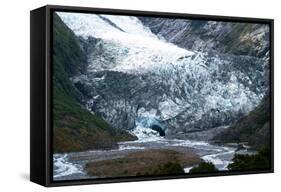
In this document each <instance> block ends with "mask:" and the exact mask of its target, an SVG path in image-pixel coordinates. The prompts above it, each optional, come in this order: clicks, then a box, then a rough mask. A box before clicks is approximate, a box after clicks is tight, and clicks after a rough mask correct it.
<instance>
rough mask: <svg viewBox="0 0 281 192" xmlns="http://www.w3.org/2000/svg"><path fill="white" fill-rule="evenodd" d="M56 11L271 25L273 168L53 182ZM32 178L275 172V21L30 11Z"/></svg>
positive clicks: (109, 11)
mask: <svg viewBox="0 0 281 192" xmlns="http://www.w3.org/2000/svg"><path fill="white" fill-rule="evenodd" d="M54 11H64V12H79V13H97V14H113V15H131V16H150V17H162V18H163V17H166V18H183V19H199V20H213V21H228V22H243V23H260V24H268V25H269V28H270V113H271V114H270V118H271V119H270V141H271V146H270V147H271V167H270V169H268V170H263V171H258V170H257V171H253V170H249V171H219V172H216V173H206V174H186V175H174V176H142V177H122V178H102V179H83V180H64V181H53V179H52V173H53V172H52V171H53V151H52V15H53V14H52V13H53V12H54ZM30 46H31V48H30V65H31V67H30V72H31V73H30V180H31V181H32V182H35V183H37V184H40V185H43V186H64V185H82V184H97V183H113V182H114V183H117V182H132V181H148V180H149V181H151V180H163V179H180V178H196V177H211V176H227V175H245V174H257V173H273V172H274V90H273V89H274V82H273V79H274V20H273V19H260V18H246V17H229V16H214V15H197V14H183V13H168V12H149V11H137V10H118V9H101V8H89V7H70V6H57V5H46V6H44V7H41V8H38V9H35V10H32V11H31V12H30Z"/></svg>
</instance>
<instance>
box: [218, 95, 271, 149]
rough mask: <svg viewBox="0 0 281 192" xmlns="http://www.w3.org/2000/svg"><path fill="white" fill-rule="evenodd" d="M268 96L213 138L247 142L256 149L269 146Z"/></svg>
mask: <svg viewBox="0 0 281 192" xmlns="http://www.w3.org/2000/svg"><path fill="white" fill-rule="evenodd" d="M269 107H270V104H269V96H265V98H264V99H263V100H262V101H261V103H260V104H259V105H258V106H257V107H256V108H255V109H254V110H253V111H251V112H250V113H249V114H248V115H246V116H244V117H242V118H241V119H239V120H238V121H237V122H236V123H235V124H234V125H232V126H231V127H229V128H228V129H226V130H225V131H223V132H222V133H220V134H219V135H217V136H215V137H214V138H213V140H214V141H216V142H222V143H232V142H233V143H240V142H245V143H248V144H249V145H250V146H251V147H253V148H255V149H256V150H261V149H263V148H265V147H269V143H270V134H269V131H270V129H269V120H270V118H269V114H270V111H269Z"/></svg>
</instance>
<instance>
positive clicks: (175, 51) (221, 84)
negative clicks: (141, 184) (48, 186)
mask: <svg viewBox="0 0 281 192" xmlns="http://www.w3.org/2000/svg"><path fill="white" fill-rule="evenodd" d="M269 34H270V32H269V25H267V24H261V23H259V24H258V23H248V22H245V23H241V22H234V21H233V22H226V21H212V20H200V19H197V20H196V19H179V18H164V17H163V18H161V17H148V16H129V15H128V16H124V15H108V14H94V13H77V12H59V11H55V12H53V16H52V41H53V43H52V105H53V107H52V114H53V117H52V121H53V122H52V123H53V128H52V148H53V169H52V170H53V173H52V174H53V180H54V181H66V180H78V179H79V180H81V179H97V178H122V177H139V176H141V177H146V176H164V175H165V176H166V175H188V174H190V175H192V174H194V175H196V174H208V173H215V172H231V171H249V170H268V169H270V166H271V165H270V162H271V160H270V157H271V154H270V40H269V38H270V37H269V36H270V35H269Z"/></svg>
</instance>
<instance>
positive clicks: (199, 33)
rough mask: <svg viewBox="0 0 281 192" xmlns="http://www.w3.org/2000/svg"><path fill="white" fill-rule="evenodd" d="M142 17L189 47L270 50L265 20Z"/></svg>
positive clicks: (168, 37)
mask: <svg viewBox="0 0 281 192" xmlns="http://www.w3.org/2000/svg"><path fill="white" fill-rule="evenodd" d="M139 19H140V20H141V21H142V22H143V23H144V25H145V26H147V27H149V28H150V29H151V31H152V32H153V33H154V34H157V35H158V36H161V37H163V38H164V39H165V40H167V41H168V42H171V43H174V44H176V45H178V46H180V47H183V48H186V49H189V50H197V51H201V52H209V51H216V52H220V53H229V54H235V55H247V56H254V57H264V55H265V54H266V52H268V50H269V28H268V26H267V25H263V24H250V23H238V22H219V21H206V20H186V19H169V18H150V17H140V18H139Z"/></svg>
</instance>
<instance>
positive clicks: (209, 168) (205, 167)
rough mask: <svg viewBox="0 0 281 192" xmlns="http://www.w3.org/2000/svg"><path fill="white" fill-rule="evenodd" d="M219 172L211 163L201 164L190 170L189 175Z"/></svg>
mask: <svg viewBox="0 0 281 192" xmlns="http://www.w3.org/2000/svg"><path fill="white" fill-rule="evenodd" d="M216 171H218V170H217V168H216V167H215V165H214V164H213V163H211V162H201V163H200V164H199V165H198V166H196V167H193V168H192V169H190V171H189V173H211V172H216Z"/></svg>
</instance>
